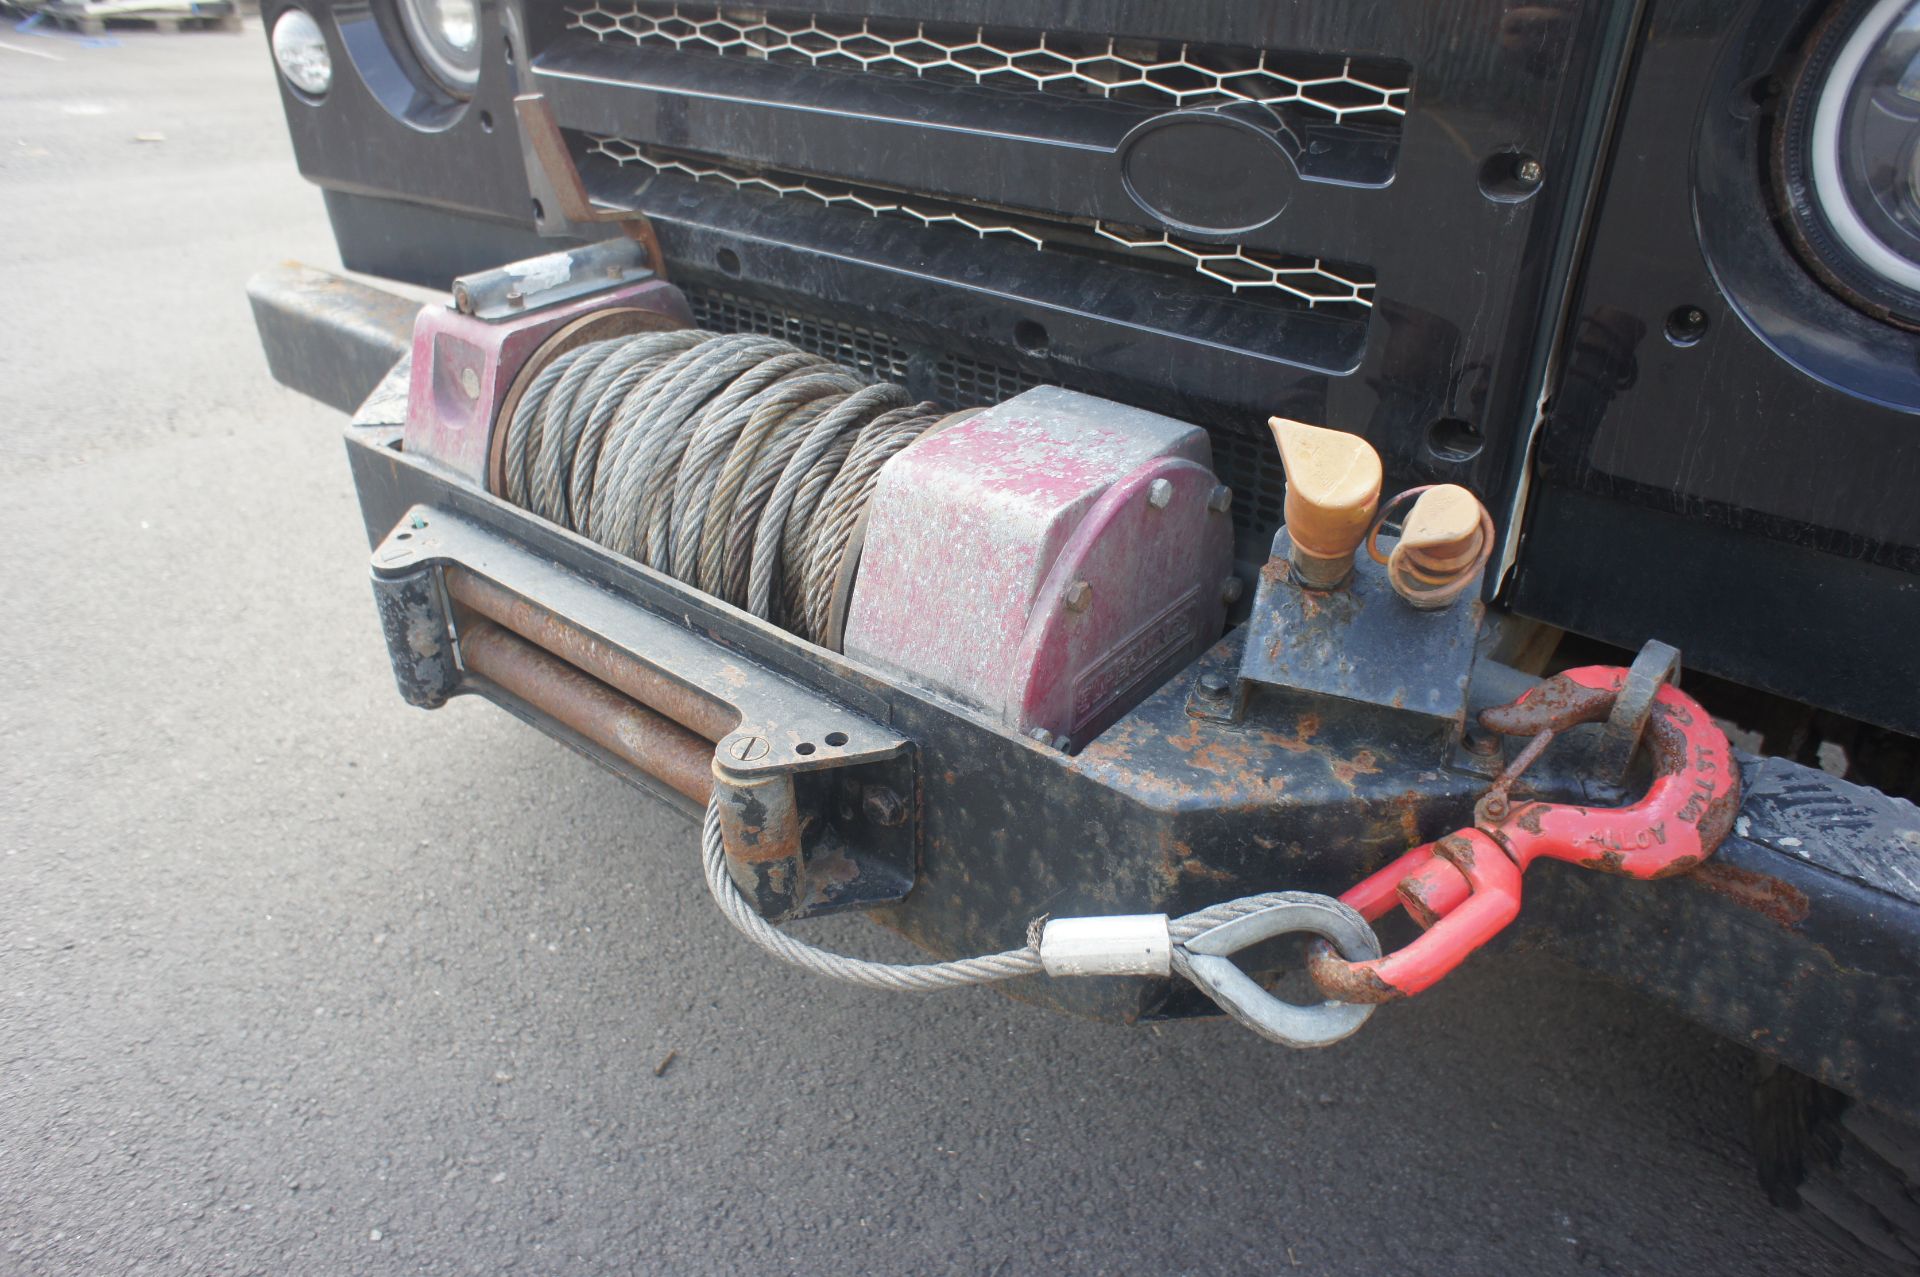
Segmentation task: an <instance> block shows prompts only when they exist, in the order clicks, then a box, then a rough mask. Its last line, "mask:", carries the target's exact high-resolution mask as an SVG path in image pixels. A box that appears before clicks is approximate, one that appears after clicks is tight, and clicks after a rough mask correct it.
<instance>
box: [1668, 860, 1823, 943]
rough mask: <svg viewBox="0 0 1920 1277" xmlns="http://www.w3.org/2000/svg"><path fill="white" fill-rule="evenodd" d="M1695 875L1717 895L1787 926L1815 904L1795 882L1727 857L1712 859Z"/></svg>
mask: <svg viewBox="0 0 1920 1277" xmlns="http://www.w3.org/2000/svg"><path fill="white" fill-rule="evenodd" d="M1693 877H1694V881H1696V882H1698V883H1699V884H1700V885H1701V886H1703V887H1705V888H1706V889H1707V890H1708V891H1711V892H1713V893H1714V894H1715V895H1720V896H1725V897H1726V898H1727V899H1729V900H1731V901H1733V902H1734V903H1735V904H1737V905H1739V906H1741V907H1742V908H1745V909H1751V910H1753V912H1755V913H1757V914H1760V915H1762V916H1763V917H1766V918H1770V919H1772V920H1773V921H1774V922H1777V923H1779V924H1780V925H1781V926H1783V927H1792V926H1794V925H1795V924H1797V923H1799V922H1801V921H1802V920H1803V919H1805V918H1806V916H1807V911H1808V909H1809V908H1811V905H1810V904H1809V902H1808V900H1807V894H1806V893H1805V892H1804V891H1801V890H1800V889H1799V888H1798V887H1796V886H1794V885H1793V884H1792V883H1788V882H1782V881H1780V879H1778V878H1773V877H1769V876H1768V875H1766V874H1763V873H1755V872H1754V871H1753V870H1751V869H1742V868H1741V867H1740V866H1738V865H1730V864H1727V863H1726V862H1725V861H1720V860H1709V861H1707V862H1706V863H1705V864H1703V865H1701V866H1700V867H1699V868H1697V869H1695V870H1694V871H1693Z"/></svg>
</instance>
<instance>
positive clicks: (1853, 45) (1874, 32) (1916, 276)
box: [1807, 0, 1920, 296]
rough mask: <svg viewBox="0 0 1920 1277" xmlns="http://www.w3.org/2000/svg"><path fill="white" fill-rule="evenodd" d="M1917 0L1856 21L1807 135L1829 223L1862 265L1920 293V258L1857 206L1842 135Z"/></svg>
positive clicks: (1886, 4)
mask: <svg viewBox="0 0 1920 1277" xmlns="http://www.w3.org/2000/svg"><path fill="white" fill-rule="evenodd" d="M1915 3H1916V0H1876V3H1875V4H1874V6H1873V7H1872V8H1871V9H1869V10H1867V12H1866V13H1865V14H1864V15H1862V17H1861V18H1860V19H1859V20H1858V21H1857V22H1856V23H1855V25H1854V28H1853V31H1852V32H1851V34H1849V35H1848V36H1847V38H1846V41H1845V43H1844V44H1842V45H1841V48H1840V52H1839V53H1838V54H1836V55H1835V57H1834V60H1833V62H1832V63H1831V64H1829V65H1828V67H1827V68H1826V71H1825V73H1824V75H1823V78H1822V81H1821V85H1820V92H1819V96H1818V97H1817V98H1816V100H1815V102H1814V108H1813V120H1812V123H1811V127H1810V130H1809V136H1808V139H1807V140H1808V144H1809V146H1810V147H1811V148H1812V173H1811V175H1810V176H1811V178H1812V184H1813V186H1812V189H1813V196H1814V200H1815V202H1816V204H1817V205H1818V206H1819V209H1820V213H1821V216H1822V217H1824V218H1825V219H1826V222H1827V226H1828V228H1829V229H1830V230H1831V231H1832V232H1833V234H1834V236H1835V237H1836V238H1837V239H1838V240H1839V241H1840V243H1841V245H1842V246H1843V247H1844V248H1845V249H1846V250H1847V251H1848V252H1849V253H1851V254H1852V255H1853V257H1854V258H1855V259H1856V260H1857V261H1858V262H1859V263H1860V265H1861V266H1863V267H1865V268H1866V269H1867V270H1869V271H1872V272H1873V273H1875V274H1876V275H1879V276H1880V277H1881V278H1883V279H1885V280H1886V281H1887V282H1888V283H1890V284H1892V285H1893V286H1894V287H1896V288H1900V289H1902V290H1904V291H1907V292H1911V293H1914V294H1915V295H1916V296H1920V262H1915V261H1912V260H1910V259H1908V258H1906V257H1903V256H1901V255H1900V254H1899V253H1897V252H1895V251H1894V250H1893V249H1892V248H1891V247H1889V246H1888V245H1887V243H1886V241H1885V240H1883V239H1882V238H1881V237H1880V236H1879V235H1877V234H1875V233H1874V231H1873V228H1872V227H1870V226H1868V225H1867V222H1866V219H1865V218H1864V217H1862V216H1861V215H1860V211H1859V210H1858V209H1857V208H1856V207H1855V206H1854V201H1853V197H1852V193H1851V191H1850V190H1849V189H1848V185H1847V180H1846V176H1845V174H1843V173H1842V172H1841V165H1842V151H1843V148H1844V147H1845V145H1846V141H1845V139H1844V137H1843V136H1842V134H1843V131H1844V130H1845V128H1846V124H1847V111H1848V108H1849V107H1851V106H1852V105H1853V104H1854V94H1855V91H1856V88H1857V87H1858V84H1859V80H1860V76H1861V73H1862V72H1863V71H1864V70H1865V68H1866V66H1867V62H1868V60H1869V59H1870V58H1871V57H1872V56H1873V54H1874V52H1875V50H1876V47H1877V46H1878V45H1879V44H1880V42H1881V41H1882V40H1884V39H1885V38H1886V36H1887V34H1888V33H1889V32H1890V31H1892V30H1893V28H1894V25H1895V24H1896V23H1898V22H1899V21H1900V19H1901V17H1902V16H1904V15H1905V14H1906V13H1907V12H1908V11H1909V10H1910V9H1912V8H1914V7H1915Z"/></svg>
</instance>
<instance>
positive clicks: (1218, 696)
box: [1200, 673, 1233, 701]
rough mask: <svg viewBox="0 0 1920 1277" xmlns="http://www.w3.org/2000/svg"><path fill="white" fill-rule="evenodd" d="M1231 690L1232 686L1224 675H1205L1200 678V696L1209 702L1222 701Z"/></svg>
mask: <svg viewBox="0 0 1920 1277" xmlns="http://www.w3.org/2000/svg"><path fill="white" fill-rule="evenodd" d="M1232 690H1233V684H1232V683H1231V682H1229V681H1228V679H1227V676H1226V675H1225V674H1218V673H1207V674H1202V675H1201V676H1200V695H1202V696H1204V697H1206V698H1207V699H1208V700H1210V701H1217V700H1224V699H1225V698H1226V695H1227V693H1228V692H1230V691H1232Z"/></svg>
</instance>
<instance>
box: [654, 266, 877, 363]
mask: <svg viewBox="0 0 1920 1277" xmlns="http://www.w3.org/2000/svg"><path fill="white" fill-rule="evenodd" d="M683 291H684V292H685V293H686V295H687V305H688V307H689V308H690V309H692V311H693V322H694V323H695V324H697V325H698V326H700V327H701V328H705V329H708V330H710V331H712V332H717V333H761V334H763V335H765V336H768V337H778V338H780V339H781V340H782V341H790V342H792V343H793V344H794V345H796V346H798V347H800V349H802V350H805V351H811V352H812V353H813V354H816V355H823V356H825V357H826V358H828V359H831V360H833V361H834V362H835V363H837V364H844V365H845V366H846V367H848V368H852V369H855V370H856V371H859V372H864V373H868V374H870V375H872V376H874V377H876V378H879V379H880V380H882V381H892V382H898V383H900V384H902V385H908V383H909V376H908V368H907V350H906V347H904V346H902V345H901V344H900V343H899V342H897V341H895V340H894V339H893V338H891V337H889V336H887V335H885V334H884V333H876V332H874V331H872V330H871V329H867V328H861V327H859V326H858V325H856V324H843V323H840V322H839V321H837V320H832V319H823V318H820V317H818V316H810V315H803V314H801V313H800V312H799V311H796V310H788V309H787V308H786V307H784V306H776V305H774V304H773V303H771V302H764V301H758V300H756V299H754V298H751V297H742V296H741V295H740V294H738V293H730V292H725V291H723V290H720V289H707V288H701V287H699V286H697V285H694V286H689V287H687V288H686V289H684V290H683ZM909 388H911V387H909Z"/></svg>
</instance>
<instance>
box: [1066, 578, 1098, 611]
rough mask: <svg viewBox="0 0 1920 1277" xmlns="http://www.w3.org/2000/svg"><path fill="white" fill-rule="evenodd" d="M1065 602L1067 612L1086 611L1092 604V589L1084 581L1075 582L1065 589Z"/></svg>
mask: <svg viewBox="0 0 1920 1277" xmlns="http://www.w3.org/2000/svg"><path fill="white" fill-rule="evenodd" d="M1065 602H1066V605H1067V611H1069V612H1084V611H1086V610H1087V607H1088V605H1090V604H1091V603H1092V602H1093V587H1092V586H1091V585H1088V584H1087V583H1086V582H1085V581H1075V582H1074V583H1073V584H1072V585H1069V586H1068V587H1067V593H1066V599H1065Z"/></svg>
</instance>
